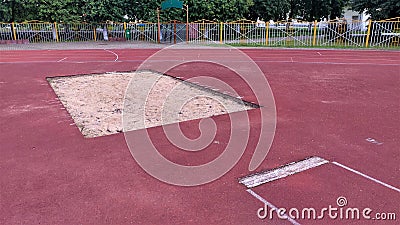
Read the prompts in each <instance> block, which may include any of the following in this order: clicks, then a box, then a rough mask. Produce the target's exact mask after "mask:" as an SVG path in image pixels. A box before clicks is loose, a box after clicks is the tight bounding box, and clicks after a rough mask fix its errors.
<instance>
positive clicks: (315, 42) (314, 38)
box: [312, 20, 318, 46]
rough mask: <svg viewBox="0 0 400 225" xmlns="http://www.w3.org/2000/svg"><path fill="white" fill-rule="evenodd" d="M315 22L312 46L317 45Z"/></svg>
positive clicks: (315, 23) (315, 22) (315, 24)
mask: <svg viewBox="0 0 400 225" xmlns="http://www.w3.org/2000/svg"><path fill="white" fill-rule="evenodd" d="M317 25H318V23H317V21H316V20H315V21H314V34H313V42H312V45H313V46H315V45H316V44H317Z"/></svg>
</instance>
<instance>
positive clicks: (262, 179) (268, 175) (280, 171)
mask: <svg viewBox="0 0 400 225" xmlns="http://www.w3.org/2000/svg"><path fill="white" fill-rule="evenodd" d="M326 163H329V161H327V160H325V159H323V158H320V157H316V156H314V157H310V158H307V159H304V160H301V161H298V162H292V163H289V164H286V165H284V166H281V167H278V168H276V169H272V170H268V171H265V172H261V173H256V174H253V175H249V176H247V177H243V178H241V179H239V183H241V184H243V185H245V186H246V187H247V188H253V187H257V186H260V185H262V184H265V183H268V182H271V181H274V180H278V179H281V178H284V177H288V176H290V175H293V174H296V173H300V172H303V171H305V170H308V169H311V168H315V167H318V166H321V165H324V164H326Z"/></svg>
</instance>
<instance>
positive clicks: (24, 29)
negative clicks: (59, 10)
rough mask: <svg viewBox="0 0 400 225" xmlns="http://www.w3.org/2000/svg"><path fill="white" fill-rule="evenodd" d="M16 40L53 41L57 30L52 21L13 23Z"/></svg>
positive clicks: (55, 38)
mask: <svg viewBox="0 0 400 225" xmlns="http://www.w3.org/2000/svg"><path fill="white" fill-rule="evenodd" d="M15 29H16V36H17V39H18V40H29V42H53V41H56V40H57V31H56V28H55V26H54V24H53V23H18V24H15Z"/></svg>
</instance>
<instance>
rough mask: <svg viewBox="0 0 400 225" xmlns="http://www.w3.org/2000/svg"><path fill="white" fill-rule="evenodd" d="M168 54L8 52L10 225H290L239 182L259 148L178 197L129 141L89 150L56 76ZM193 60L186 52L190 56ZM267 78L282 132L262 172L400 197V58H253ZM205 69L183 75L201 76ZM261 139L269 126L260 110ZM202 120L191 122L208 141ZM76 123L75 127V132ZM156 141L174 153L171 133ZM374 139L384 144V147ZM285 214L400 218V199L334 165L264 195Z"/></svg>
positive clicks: (183, 156)
mask: <svg viewBox="0 0 400 225" xmlns="http://www.w3.org/2000/svg"><path fill="white" fill-rule="evenodd" d="M156 51H157V50H154V49H152V50H148V49H130V50H123V49H116V50H115V49H114V50H109V51H105V50H32V51H0V110H1V114H0V122H1V126H0V132H1V134H0V143H1V145H0V146H1V147H0V149H1V150H0V155H1V157H0V174H1V177H0V181H1V186H0V206H1V208H0V224H266V223H267V224H268V223H270V224H290V223H289V222H288V221H284V220H279V219H276V218H275V219H273V220H260V219H259V218H258V217H257V214H256V212H257V209H259V208H260V207H262V206H263V205H262V203H261V202H260V201H258V200H257V199H255V198H254V197H253V196H251V195H250V194H249V193H247V192H246V188H245V187H244V186H242V185H240V184H239V183H238V182H237V179H238V178H239V177H242V176H245V175H248V174H249V173H250V172H249V171H248V165H249V162H250V159H251V156H252V153H253V152H252V151H253V150H254V146H255V145H256V143H257V138H251V139H250V143H249V145H248V149H247V150H246V152H245V154H244V156H243V157H242V159H241V160H240V161H239V163H238V165H236V166H235V167H234V168H233V169H232V170H231V171H230V172H229V173H227V174H226V175H225V176H223V177H222V178H221V179H218V180H217V181H214V182H212V183H209V184H206V185H202V186H198V187H190V188H188V187H185V188H184V187H177V186H171V185H168V184H165V183H162V182H160V181H158V180H156V179H154V178H153V177H151V176H150V175H148V174H146V173H145V172H144V171H143V170H142V169H141V168H140V166H139V165H138V164H137V163H136V162H135V160H134V159H133V158H132V156H131V154H130V152H129V149H128V147H127V146H126V143H125V140H124V135H123V134H117V135H111V136H106V137H99V138H93V139H85V138H83V136H82V134H81V133H80V132H79V130H78V129H77V127H76V126H75V125H73V121H72V119H71V117H70V116H69V114H68V113H67V112H66V110H65V109H64V108H63V107H62V105H60V104H59V102H58V100H57V99H56V97H57V96H56V95H55V93H54V92H53V90H52V89H51V87H50V86H49V84H48V83H47V81H46V77H54V76H67V75H74V74H88V73H102V72H107V71H130V70H134V69H135V68H137V67H138V66H139V65H140V63H141V62H142V61H143V60H145V59H146V58H147V57H148V56H150V55H152V54H153V53H155V52H156ZM182 51H185V50H182ZM243 51H244V52H245V53H246V54H248V55H249V56H250V57H251V58H252V59H253V60H254V61H255V62H256V63H257V64H258V65H259V67H260V68H261V70H262V71H263V72H264V74H265V76H266V77H267V79H268V81H269V83H270V85H271V88H272V91H273V93H274V97H275V101H276V107H277V116H278V117H277V130H276V134H275V139H274V143H273V146H272V148H271V150H270V152H269V154H268V156H267V159H266V160H265V161H264V162H263V164H262V165H261V166H260V167H259V168H258V170H257V171H261V170H266V169H271V168H275V167H277V166H281V165H283V164H286V163H289V162H292V161H297V160H301V159H304V158H306V157H309V156H313V155H316V156H319V157H322V158H325V159H327V160H330V161H336V162H339V163H341V164H344V165H346V166H348V167H351V168H353V169H356V170H357V171H360V172H361V173H364V174H367V175H369V176H371V177H373V178H375V179H378V180H380V181H382V182H384V183H387V184H390V185H392V186H394V187H396V188H399V187H400V179H399V177H400V166H399V165H400V164H399V161H400V154H399V153H400V147H399V146H400V140H399V134H400V116H399V115H400V52H398V51H354V50H281V49H280V50H278V49H246V50H243ZM199 68H201V75H207V76H214V77H216V78H219V79H222V80H225V81H227V82H229V83H230V84H233V87H234V88H235V89H236V90H239V94H241V95H242V96H244V97H245V99H246V100H249V101H256V99H255V98H254V96H253V94H252V93H251V91H250V90H249V88H248V87H246V86H245V85H244V84H243V82H241V81H240V79H239V78H238V77H237V76H233V75H231V74H229V73H216V72H215V68H207V67H204V66H201V67H199ZM198 71H199V69H198V68H196V66H189V67H182V68H177V69H176V70H173V71H171V74H172V75H174V76H175V75H176V76H180V75H186V77H185V78H187V77H188V76H189V75H188V74H191V76H196V75H199V72H198ZM249 116H250V121H251V125H252V130H251V132H252V137H256V136H257V130H258V129H257V128H259V127H260V125H261V122H262V121H261V119H260V115H259V112H258V110H252V111H249ZM215 121H216V122H217V124H218V125H219V126H218V129H221V130H222V131H226V132H218V135H219V136H217V139H218V140H220V141H221V142H222V143H223V142H224V141H225V142H226V141H227V140H228V139H229V129H230V126H229V117H228V116H226V115H225V116H219V117H216V118H215ZM197 123H198V121H189V122H185V123H182V124H181V126H182V129H183V130H184V131H186V132H185V133H188V134H189V133H190V134H189V136H193V137H195V136H196V135H198V133H199V131H198V128H197V127H198V126H197ZM71 124H72V125H71ZM149 132H150V133H153V134H155V136H158V137H157V138H154V141H155V142H156V143H157V144H158V145H160V146H169V145H168V141H167V140H166V138H165V137H164V136H163V135H157V134H158V133H159V134H162V129H160V128H152V129H150V130H149ZM366 138H374V139H376V140H377V141H379V142H381V143H383V144H382V145H375V144H372V143H369V142H367V141H366V140H365V139H366ZM222 149H223V146H222V145H221V146H219V145H211V146H210V147H209V148H208V149H207V152H208V153H196V154H197V155H195V157H193V156H191V155H190V154H189V153H179V152H178V151H176V149H173V148H171V149H165V152H164V154H165V155H166V156H167V157H168V158H171V159H173V160H175V161H176V162H178V163H186V164H201V163H204V162H207V161H208V160H210V159H212V158H215V157H216V156H217V155H218V154H219V153H220V152H221V151H222ZM253 190H254V191H256V192H257V193H258V194H259V195H260V196H262V197H263V198H265V199H266V200H268V201H270V202H271V203H273V204H274V205H276V206H278V207H286V208H290V207H297V208H299V209H301V208H302V207H316V208H318V207H319V208H322V207H327V206H328V205H335V204H336V203H335V202H336V199H337V198H338V197H339V196H345V197H346V198H347V199H348V201H349V205H351V206H352V207H359V208H365V207H370V208H372V209H373V210H374V211H381V212H396V213H397V217H400V212H399V207H398V206H399V203H398V202H399V201H400V194H399V192H396V191H394V190H392V189H389V188H387V187H384V186H382V185H380V184H377V183H376V182H373V181H371V180H368V179H365V178H363V177H361V176H359V175H356V174H354V173H351V172H349V171H347V170H344V169H342V168H340V167H338V166H335V165H333V164H328V165H324V166H322V167H319V168H315V169H312V170H309V171H306V172H304V173H300V174H296V175H293V176H290V177H287V178H284V179H281V180H278V181H274V182H271V183H268V184H265V185H262V186H259V187H257V188H254V189H253ZM398 221H399V218H397V221H363V220H361V221H340V220H331V219H324V220H319V221H313V220H299V221H298V222H299V223H301V224H343V223H359V224H365V223H366V222H370V223H371V224H379V222H380V223H381V224H398Z"/></svg>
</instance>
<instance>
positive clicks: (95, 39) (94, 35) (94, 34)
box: [93, 25, 97, 41]
mask: <svg viewBox="0 0 400 225" xmlns="http://www.w3.org/2000/svg"><path fill="white" fill-rule="evenodd" d="M93 37H94V41H97V34H96V25H94V27H93Z"/></svg>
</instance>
